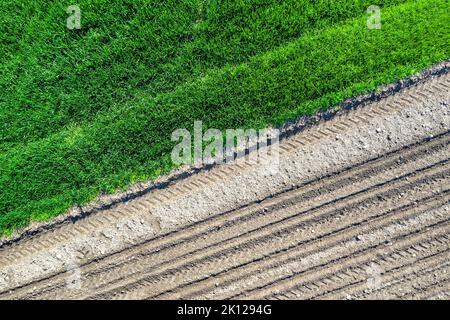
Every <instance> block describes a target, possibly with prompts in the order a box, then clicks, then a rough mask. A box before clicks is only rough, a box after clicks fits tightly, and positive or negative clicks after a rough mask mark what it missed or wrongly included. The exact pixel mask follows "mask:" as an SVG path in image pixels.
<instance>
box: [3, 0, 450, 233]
mask: <svg viewBox="0 0 450 320" xmlns="http://www.w3.org/2000/svg"><path fill="white" fill-rule="evenodd" d="M77 3H78V4H79V6H80V8H81V29H79V30H76V29H75V30H69V29H67V27H66V19H67V17H68V14H67V13H66V8H67V6H69V5H71V4H72V3H67V2H65V1H63V2H62V1H55V2H49V1H44V0H27V1H25V0H4V1H2V2H1V3H0V42H1V46H0V59H1V65H0V120H1V121H0V190H1V191H0V234H9V233H11V232H12V231H13V230H16V229H17V228H20V227H23V226H26V225H27V224H28V223H29V222H30V220H38V221H40V220H46V219H49V218H51V217H53V216H56V215H58V214H60V213H63V212H65V211H66V210H67V209H69V208H70V207H72V206H73V205H76V204H84V203H86V202H88V201H90V200H92V199H94V198H95V197H96V196H98V195H99V194H102V193H112V192H116V191H118V190H122V189H124V188H125V187H126V186H127V185H130V184H131V183H135V182H138V181H144V180H148V179H154V178H155V177H157V176H158V175H161V174H164V173H167V172H169V171H170V170H171V169H173V168H174V165H173V164H172V163H171V160H170V153H171V150H172V148H173V147H174V145H175V142H172V141H171V133H172V132H173V131H174V130H175V129H178V128H187V129H190V130H192V128H193V124H194V121H195V120H202V121H203V124H204V125H205V126H206V127H211V128H217V129H226V128H263V127H266V126H267V125H279V124H281V123H283V122H284V121H286V120H288V119H293V118H295V117H298V116H301V115H305V114H313V113H314V112H316V111H318V110H320V109H325V108H329V107H332V106H334V105H336V104H338V103H339V102H342V101H343V100H344V99H346V98H348V97H351V96H355V95H358V94H361V93H364V92H368V91H370V90H374V89H376V88H377V87H378V86H380V85H382V84H387V83H390V82H392V81H395V80H396V79H399V78H403V77H405V76H408V75H411V74H414V73H416V72H418V71H420V70H422V69H424V68H426V67H428V66H430V65H432V64H433V63H436V62H440V61H443V60H446V59H449V58H450V5H449V2H448V1H447V0H417V1H412V0H411V1H407V0H378V1H377V2H376V3H373V2H372V1H366V0H358V1H356V0H321V1H320V0H319V1H312V0H311V1H306V0H286V1H279V0H178V1H177V0H166V1H154V0H146V1H144V0H108V1H105V0H79V1H77ZM373 4H375V5H378V6H380V7H381V9H382V28H381V29H379V30H369V29H368V28H367V25H366V23H367V17H368V16H367V13H366V9H367V7H368V6H370V5H373Z"/></svg>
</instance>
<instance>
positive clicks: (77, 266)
mask: <svg viewBox="0 0 450 320" xmlns="http://www.w3.org/2000/svg"><path fill="white" fill-rule="evenodd" d="M449 92H450V75H449V74H443V75H440V76H437V77H433V78H431V79H429V80H427V81H425V82H422V83H419V84H418V85H415V86H411V87H409V88H406V89H404V90H402V91H400V92H398V93H396V94H394V95H392V96H390V97H387V98H385V99H382V100H381V101H378V102H373V103H370V104H368V105H366V106H364V107H361V108H357V109H356V110H351V111H349V112H346V113H344V114H341V115H338V116H336V117H334V118H333V119H331V120H328V121H322V122H320V123H319V124H318V125H315V126H312V127H310V128H307V129H306V130H304V131H302V132H300V133H297V134H295V135H292V136H291V137H288V138H286V139H284V140H282V142H281V143H280V146H279V151H280V158H279V164H278V167H277V170H276V172H273V170H271V169H273V163H270V162H264V161H262V162H258V163H255V162H253V161H248V160H247V159H245V158H243V159H239V160H237V161H235V162H233V163H231V164H224V165H220V166H216V167H214V168H212V169H210V170H203V171H200V172H199V173H197V174H194V175H192V176H189V177H187V178H186V179H180V180H177V181H176V182H174V183H171V184H169V185H168V186H167V187H166V188H162V189H156V190H153V191H151V192H148V193H146V194H143V195H142V196H140V197H136V198H135V199H132V200H130V201H128V202H125V203H117V204H116V205H114V206H113V207H111V208H108V209H105V210H101V211H99V212H97V213H95V214H92V215H90V216H87V217H85V218H83V219H79V220H76V221H75V222H74V223H72V224H62V225H59V226H55V227H54V228H50V229H49V230H45V231H42V232H39V233H37V234H35V235H33V236H30V237H25V238H23V239H21V240H20V241H16V242H12V243H9V244H4V245H2V246H1V247H0V298H1V299H18V298H19V299H22V298H27V299H59V298H70V299H90V298H91V299H92V298H96V299H113V298H114V299H116V298H117V299H131V298H136V299H175V298H190V299H248V298H251V299H259V298H264V299H266V298H268V299H287V298H289V299H293V298H298V299H334V298H338V299H342V298H352V299H371V298H380V299H400V298H406V299H416V298H417V299H419V298H420V299H424V298H438V299H439V298H440V299H448V298H449V297H450V283H449V281H450V252H449V244H450V93H449Z"/></svg>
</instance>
